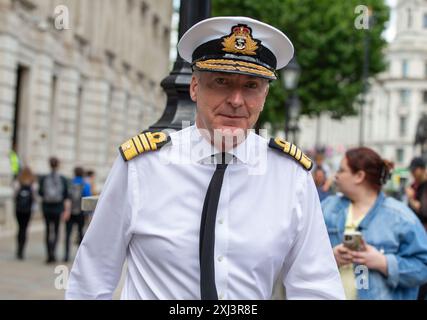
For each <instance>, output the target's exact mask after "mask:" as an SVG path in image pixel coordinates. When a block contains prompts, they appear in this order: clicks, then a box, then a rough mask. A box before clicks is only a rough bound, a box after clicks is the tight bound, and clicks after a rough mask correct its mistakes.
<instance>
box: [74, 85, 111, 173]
mask: <svg viewBox="0 0 427 320" xmlns="http://www.w3.org/2000/svg"><path fill="white" fill-rule="evenodd" d="M109 90H110V85H109V83H108V82H107V81H105V80H100V79H93V78H92V79H88V80H87V81H86V83H85V87H84V89H83V96H82V105H81V114H82V117H80V125H79V129H78V139H79V143H78V146H79V147H78V152H77V159H76V160H77V163H79V164H80V165H82V166H83V167H87V168H93V169H95V170H97V168H103V167H105V166H106V162H107V159H106V154H107V146H108V127H107V125H108V118H107V116H108V114H107V111H108V97H109ZM97 171H98V170H97ZM97 174H98V172H97ZM98 175H99V174H98Z"/></svg>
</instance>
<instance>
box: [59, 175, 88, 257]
mask: <svg viewBox="0 0 427 320" xmlns="http://www.w3.org/2000/svg"><path fill="white" fill-rule="evenodd" d="M83 175H84V170H83V168H81V167H76V168H75V169H74V179H73V181H72V183H71V187H70V198H71V210H70V211H69V212H67V213H66V214H65V215H64V221H65V255H64V262H68V259H69V256H70V236H71V232H72V230H73V225H74V224H76V225H77V231H78V244H80V243H81V242H82V240H83V228H84V225H85V216H84V213H83V211H82V205H81V203H82V197H88V196H90V195H91V193H90V184H89V183H87V182H86V181H85V180H84V178H83Z"/></svg>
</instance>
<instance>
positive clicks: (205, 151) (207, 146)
mask: <svg viewBox="0 0 427 320" xmlns="http://www.w3.org/2000/svg"><path fill="white" fill-rule="evenodd" d="M254 135H255V134H254V133H253V132H250V133H249V134H248V136H247V137H246V139H245V140H244V141H243V142H242V143H240V144H239V145H238V146H236V147H235V148H233V149H231V150H229V151H228V153H230V154H232V155H234V157H235V158H236V161H237V163H244V164H247V163H249V155H250V152H251V147H252V143H251V142H252V141H253V139H254ZM216 153H219V151H218V149H217V148H215V146H213V145H212V144H211V143H210V142H209V141H208V140H207V139H206V138H205V137H203V136H202V134H201V133H200V131H199V128H197V126H196V125H194V126H192V128H191V159H192V160H194V161H196V162H199V163H211V162H210V158H211V155H212V154H216Z"/></svg>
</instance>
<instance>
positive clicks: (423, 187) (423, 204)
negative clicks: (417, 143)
mask: <svg viewBox="0 0 427 320" xmlns="http://www.w3.org/2000/svg"><path fill="white" fill-rule="evenodd" d="M409 170H410V171H411V175H412V178H413V183H412V184H411V185H410V186H409V187H407V188H406V197H407V199H408V205H409V207H410V208H411V209H412V210H413V211H414V212H415V214H416V215H417V217H418V218H419V219H420V220H421V222H422V223H423V225H424V228H425V229H426V230H427V173H426V163H425V161H424V160H423V159H422V158H418V157H417V158H414V159H412V161H411V164H410V165H409Z"/></svg>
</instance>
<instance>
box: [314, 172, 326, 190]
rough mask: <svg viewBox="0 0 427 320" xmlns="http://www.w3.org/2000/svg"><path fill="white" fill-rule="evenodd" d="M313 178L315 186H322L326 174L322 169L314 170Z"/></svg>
mask: <svg viewBox="0 0 427 320" xmlns="http://www.w3.org/2000/svg"><path fill="white" fill-rule="evenodd" d="M313 178H314V183H315V184H316V186H317V187H321V186H323V185H324V184H325V182H326V176H325V172H324V171H323V170H316V171H314V175H313Z"/></svg>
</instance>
